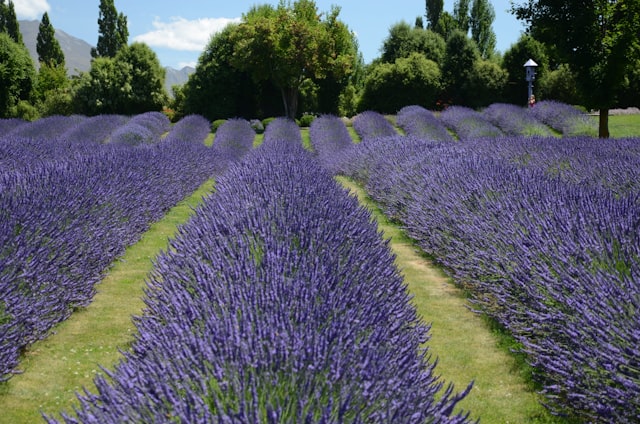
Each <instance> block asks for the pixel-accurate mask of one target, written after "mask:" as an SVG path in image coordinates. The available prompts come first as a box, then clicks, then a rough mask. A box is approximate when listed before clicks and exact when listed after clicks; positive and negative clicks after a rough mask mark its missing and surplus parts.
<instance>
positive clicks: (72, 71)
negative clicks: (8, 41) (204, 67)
mask: <svg viewBox="0 0 640 424" xmlns="http://www.w3.org/2000/svg"><path fill="white" fill-rule="evenodd" d="M19 24H20V32H21V33H22V39H23V40H24V44H25V45H26V46H27V49H28V50H29V53H30V54H31V58H32V59H33V62H34V63H35V64H36V68H37V67H39V66H40V64H39V63H38V51H37V49H36V42H37V39H38V30H39V27H40V21H19ZM55 37H56V40H58V43H60V47H61V48H62V51H63V53H64V59H65V63H66V65H67V73H68V74H69V75H77V74H78V73H80V72H86V71H88V70H89V69H91V47H92V46H91V45H90V44H89V43H87V42H86V41H84V40H81V39H79V38H76V37H74V36H72V35H69V34H67V33H66V32H64V31H61V30H59V29H56V35H55ZM165 71H166V78H165V84H164V85H165V87H166V89H167V92H168V93H169V94H171V86H173V85H181V84H184V83H185V82H187V80H188V79H189V75H190V74H192V73H193V72H194V71H195V69H194V68H192V67H190V66H186V67H184V68H182V69H180V70H177V69H174V68H170V67H166V68H165Z"/></svg>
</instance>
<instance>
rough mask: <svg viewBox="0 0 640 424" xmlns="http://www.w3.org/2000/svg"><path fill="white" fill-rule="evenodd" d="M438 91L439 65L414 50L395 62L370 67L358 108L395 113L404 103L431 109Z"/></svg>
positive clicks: (438, 93) (439, 81)
mask: <svg viewBox="0 0 640 424" xmlns="http://www.w3.org/2000/svg"><path fill="white" fill-rule="evenodd" d="M440 91H441V73H440V67H439V66H438V64H437V63H435V62H434V61H432V60H429V59H427V58H426V57H425V56H424V55H423V54H420V53H415V52H414V53H412V54H410V55H409V56H408V57H406V58H398V59H397V60H396V61H395V62H394V63H378V64H374V65H372V66H371V69H370V70H369V72H368V74H367V77H366V79H365V86H364V91H363V94H362V99H361V102H360V106H359V109H360V110H361V111H362V110H369V109H371V110H376V111H378V112H381V113H396V112H397V111H398V110H400V109H401V108H402V107H403V106H407V105H421V106H424V107H426V108H434V107H435V105H436V101H437V99H438V96H439V95H440Z"/></svg>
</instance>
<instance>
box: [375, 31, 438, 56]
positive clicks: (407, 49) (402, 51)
mask: <svg viewBox="0 0 640 424" xmlns="http://www.w3.org/2000/svg"><path fill="white" fill-rule="evenodd" d="M444 50H445V41H444V38H443V37H442V36H441V35H440V34H438V33H436V32H434V31H431V30H423V29H421V28H416V27H413V28H412V27H411V26H410V25H409V24H408V23H406V22H399V23H397V24H395V25H393V26H392V27H391V28H390V29H389V36H388V37H387V38H386V39H385V40H384V42H383V44H382V61H383V62H388V63H394V62H395V61H396V60H397V59H400V58H402V57H408V56H409V55H410V54H411V53H422V54H424V55H425V57H426V58H427V59H431V60H433V61H434V62H436V63H442V60H443V59H444Z"/></svg>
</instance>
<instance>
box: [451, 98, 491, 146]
mask: <svg viewBox="0 0 640 424" xmlns="http://www.w3.org/2000/svg"><path fill="white" fill-rule="evenodd" d="M440 119H441V120H442V122H443V123H444V125H446V126H447V127H448V128H449V129H451V130H452V131H453V132H455V133H456V134H457V136H458V138H459V139H460V140H471V139H476V138H483V137H499V136H501V135H503V133H502V131H500V128H498V127H496V126H495V125H493V124H492V123H491V122H489V121H488V120H486V119H485V118H484V117H483V116H482V114H480V112H476V111H475V110H473V109H471V108H468V107H464V106H449V107H448V108H446V109H445V110H443V111H442V112H441V113H440Z"/></svg>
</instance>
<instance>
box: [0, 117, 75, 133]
mask: <svg viewBox="0 0 640 424" xmlns="http://www.w3.org/2000/svg"><path fill="white" fill-rule="evenodd" d="M85 119H86V117H84V116H80V115H71V116H62V115H53V116H47V117H46V118H42V119H38V120H37V121H33V122H25V123H23V124H22V125H15V126H13V128H12V130H11V131H9V132H7V133H5V134H4V136H11V137H24V138H29V137H35V138H38V137H41V136H42V134H47V135H48V136H49V137H57V136H59V135H62V134H63V133H64V132H65V131H67V130H69V129H70V128H72V127H74V126H75V125H77V124H78V123H80V122H82V121H84V120H85ZM14 122H15V121H14ZM0 137H2V136H0Z"/></svg>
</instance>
